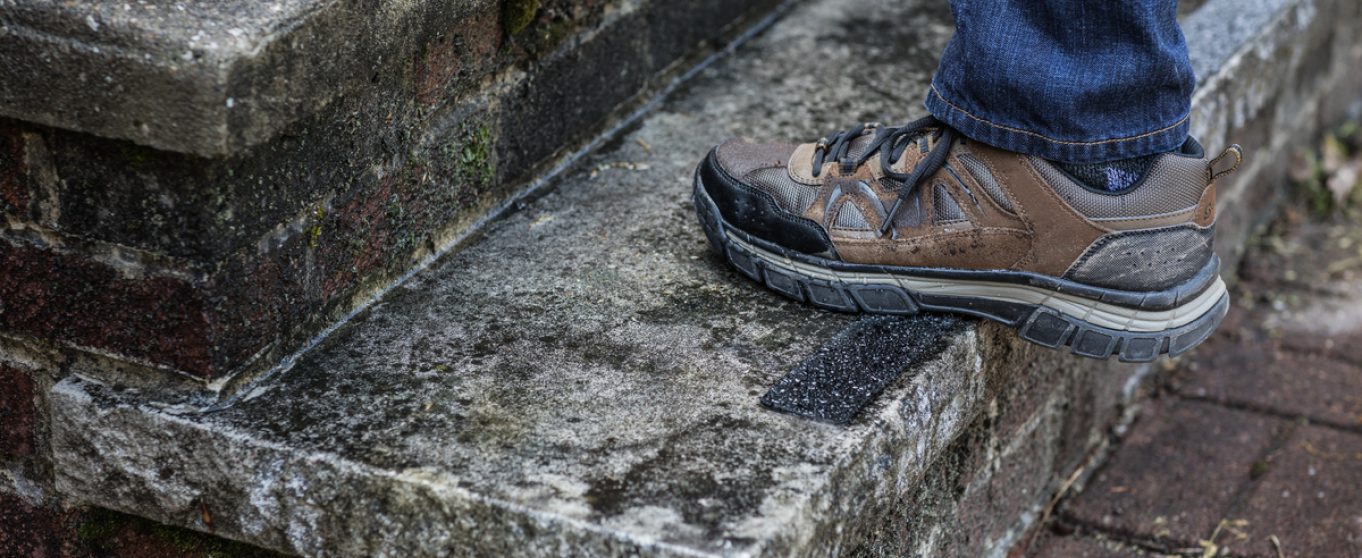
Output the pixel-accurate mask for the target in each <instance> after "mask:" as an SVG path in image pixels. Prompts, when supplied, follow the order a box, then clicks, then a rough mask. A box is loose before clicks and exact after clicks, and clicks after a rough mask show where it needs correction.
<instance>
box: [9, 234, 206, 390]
mask: <svg viewBox="0 0 1362 558" xmlns="http://www.w3.org/2000/svg"><path fill="white" fill-rule="evenodd" d="M0 269H4V270H5V272H4V273H0V329H3V330H5V331H9V332H14V333H19V334H23V335H28V336H32V337H36V338H38V339H43V340H54V341H65V342H69V343H73V344H76V345H81V346H87V347H96V348H100V349H104V350H108V351H110V352H114V353H117V354H123V355H128V356H131V357H134V358H140V359H147V360H151V361H154V362H157V363H162V364H166V365H169V366H173V367H175V368H177V369H179V370H183V371H187V372H191V373H197V374H201V375H207V374H208V372H209V371H210V370H211V352H210V349H211V346H210V341H209V331H208V322H207V318H206V316H205V314H204V312H203V310H202V307H203V304H202V301H201V300H200V298H199V295H200V294H201V293H200V292H198V291H197V287H196V285H194V284H192V283H190V282H187V281H185V280H181V279H177V278H171V277H165V276H152V277H144V278H127V277H124V276H122V275H121V274H119V273H118V272H117V271H116V270H114V269H113V268H111V267H109V266H107V265H104V264H103V263H100V262H97V261H93V260H92V259H90V258H88V257H82V256H81V255H79V254H66V253H58V252H55V251H52V250H47V249H43V248H37V247H33V246H25V245H16V244H14V243H12V242H9V241H6V240H3V239H0Z"/></svg>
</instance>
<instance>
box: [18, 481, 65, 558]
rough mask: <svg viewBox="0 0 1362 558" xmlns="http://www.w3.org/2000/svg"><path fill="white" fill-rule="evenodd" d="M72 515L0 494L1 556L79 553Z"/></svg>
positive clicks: (46, 555)
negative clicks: (74, 543) (75, 546)
mask: <svg viewBox="0 0 1362 558" xmlns="http://www.w3.org/2000/svg"><path fill="white" fill-rule="evenodd" d="M72 523H73V522H72V514H70V513H67V512H61V511H56V510H51V509H48V508H44V507H38V506H32V505H29V503H28V502H26V501H24V500H23V499H21V498H19V497H17V496H12V495H9V494H4V493H0V556H32V557H35V558H37V557H48V556H51V557H58V556H73V555H74V556H79V555H82V554H83V553H80V552H78V551H77V549H76V548H74V545H73V544H72V543H73V541H75V540H76V538H77V537H76V532H75V529H73V528H72Z"/></svg>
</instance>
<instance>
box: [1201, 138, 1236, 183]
mask: <svg viewBox="0 0 1362 558" xmlns="http://www.w3.org/2000/svg"><path fill="white" fill-rule="evenodd" d="M1230 155H1233V156H1234V165H1233V166H1231V167H1230V168H1227V169H1225V170H1221V171H1217V170H1215V169H1216V167H1219V166H1220V162H1221V161H1223V160H1224V159H1225V157H1228V156H1230ZM1242 164H1244V148H1243V147H1240V146H1239V144H1237V143H1236V144H1233V145H1230V146H1229V147H1226V148H1225V150H1224V151H1222V152H1221V153H1220V155H1219V156H1217V157H1216V158H1214V159H1211V162H1210V164H1208V165H1206V176H1207V178H1209V179H1210V180H1211V181H1214V180H1216V179H1218V178H1221V177H1224V176H1228V175H1230V174H1233V173H1234V171H1237V170H1239V165H1242Z"/></svg>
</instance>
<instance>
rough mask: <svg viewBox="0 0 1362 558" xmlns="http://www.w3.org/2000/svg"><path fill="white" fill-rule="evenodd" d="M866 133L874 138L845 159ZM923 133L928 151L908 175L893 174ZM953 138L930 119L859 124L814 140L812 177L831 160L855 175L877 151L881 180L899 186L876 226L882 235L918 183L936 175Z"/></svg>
mask: <svg viewBox="0 0 1362 558" xmlns="http://www.w3.org/2000/svg"><path fill="white" fill-rule="evenodd" d="M866 131H873V132H874V134H875V137H874V138H873V139H871V140H870V143H869V144H867V145H866V146H865V150H864V151H862V152H861V154H860V156H858V157H856V158H855V159H848V158H847V155H849V152H850V150H851V142H852V141H853V140H855V139H856V138H859V137H861V136H862V135H864V134H865V133H866ZM927 133H930V134H932V140H933V142H934V144H933V145H932V149H931V151H929V152H928V153H927V157H926V158H924V159H923V160H922V161H919V162H918V164H917V166H916V167H914V168H913V171H912V172H910V173H902V172H897V171H895V170H894V162H895V161H898V160H899V158H900V157H903V153H904V152H905V151H907V150H908V148H909V147H912V145H913V144H914V143H916V140H917V138H919V137H921V136H922V135H923V134H927ZM955 136H956V132H955V130H954V129H953V128H951V127H950V126H947V125H945V124H943V123H942V122H941V121H939V120H937V119H936V118H934V117H931V116H927V117H925V118H920V119H918V120H915V121H913V122H910V123H908V124H907V125H905V126H899V127H881V126H879V125H878V124H862V125H860V126H857V127H855V128H852V129H850V130H843V131H840V132H835V133H833V134H830V135H828V137H825V138H823V139H821V140H818V145H817V146H816V147H815V148H814V150H813V175H814V176H815V177H817V176H818V175H819V174H820V173H822V172H823V164H824V163H825V162H827V161H835V162H837V163H838V164H840V165H841V166H842V174H851V173H853V172H856V168H857V167H860V166H861V165H863V164H865V162H866V161H869V160H870V158H871V157H874V156H875V153H876V152H880V171H882V172H883V173H884V176H885V178H889V179H891V180H895V181H897V182H898V183H899V190H898V196H897V197H895V198H894V205H892V206H890V207H889V213H888V214H886V215H885V217H884V222H883V223H881V224H880V236H884V235H886V234H888V233H889V230H890V229H891V228H893V226H894V225H893V224H894V216H895V215H897V214H898V212H899V208H900V207H902V206H903V201H904V200H906V199H908V197H909V196H910V195H912V193H913V190H914V189H916V188H917V184H918V182H921V181H922V179H923V178H926V177H929V176H931V175H933V174H936V171H938V170H940V169H941V167H942V166H944V165H945V164H946V155H947V154H948V153H950V150H951V144H952V143H953V142H954V141H955ZM886 148H887V149H886Z"/></svg>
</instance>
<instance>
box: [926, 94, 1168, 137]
mask: <svg viewBox="0 0 1362 558" xmlns="http://www.w3.org/2000/svg"><path fill="white" fill-rule="evenodd" d="M931 89H932V94H933V95H936V98H938V99H940V100H941V102H943V103H946V106H948V107H950V108H951V110H954V111H956V112H958V113H960V115H961V116H964V117H965V118H969V119H970V120H975V121H978V122H980V123H982V124H984V125H985V126H990V127H993V128H997V129H999V130H1002V131H1005V132H1011V133H1015V134H1024V135H1027V136H1032V137H1035V138H1039V139H1041V140H1044V141H1047V142H1050V143H1054V144H1057V145H1075V146H1090V145H1108V144H1113V143H1123V142H1128V141H1134V140H1138V139H1142V138H1147V137H1150V136H1156V135H1159V134H1162V133H1166V132H1169V131H1172V130H1173V129H1175V128H1177V127H1178V126H1181V125H1183V124H1184V123H1186V122H1187V120H1188V119H1189V118H1191V116H1192V115H1191V113H1188V114H1187V115H1185V116H1183V117H1182V118H1179V119H1178V120H1177V121H1176V122H1174V123H1172V124H1169V125H1168V126H1164V127H1162V128H1159V129H1157V130H1154V131H1151V132H1145V133H1143V134H1139V135H1134V136H1126V137H1120V138H1111V139H1104V140H1098V141H1066V140H1061V139H1055V138H1052V137H1049V136H1046V135H1044V134H1038V133H1036V132H1032V131H1030V130H1023V129H1021V128H1015V127H1012V126H1007V125H1004V124H998V123H996V122H993V121H991V120H988V119H987V118H983V117H980V116H975V115H973V114H971V113H970V112H969V111H968V110H965V109H963V108H961V107H960V106H958V105H956V104H955V103H952V102H951V101H950V99H947V98H946V96H945V95H943V94H941V91H940V90H938V89H937V88H936V83H935V82H933V83H932V84H931Z"/></svg>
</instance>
